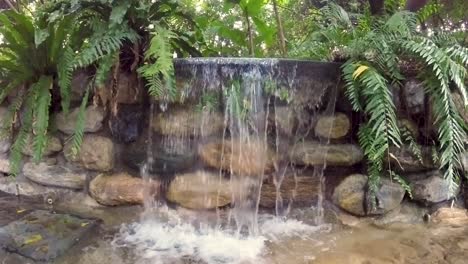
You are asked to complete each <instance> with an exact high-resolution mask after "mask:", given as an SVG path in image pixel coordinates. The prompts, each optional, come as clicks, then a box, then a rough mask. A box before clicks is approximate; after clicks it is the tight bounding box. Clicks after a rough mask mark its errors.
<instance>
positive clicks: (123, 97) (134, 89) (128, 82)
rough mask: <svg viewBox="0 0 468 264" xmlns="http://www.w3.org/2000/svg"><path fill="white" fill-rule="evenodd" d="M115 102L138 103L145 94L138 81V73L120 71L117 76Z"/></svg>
mask: <svg viewBox="0 0 468 264" xmlns="http://www.w3.org/2000/svg"><path fill="white" fill-rule="evenodd" d="M116 91H117V93H116V95H115V102H116V103H119V104H135V103H140V102H141V101H142V100H143V96H144V95H145V93H144V90H143V86H142V85H140V82H139V81H138V75H137V74H136V72H135V73H133V74H132V73H127V72H123V71H121V72H120V73H119V77H118V83H117V89H116Z"/></svg>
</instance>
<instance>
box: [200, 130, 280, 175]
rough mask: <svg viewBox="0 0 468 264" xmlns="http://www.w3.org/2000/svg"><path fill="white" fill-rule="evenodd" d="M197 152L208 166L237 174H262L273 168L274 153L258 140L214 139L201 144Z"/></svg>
mask: <svg viewBox="0 0 468 264" xmlns="http://www.w3.org/2000/svg"><path fill="white" fill-rule="evenodd" d="M199 154H200V157H201V159H202V160H203V161H204V162H205V163H206V164H207V165H208V166H210V167H214V168H218V169H223V170H226V171H230V172H232V173H234V174H237V175H243V176H262V175H263V174H265V173H269V172H271V171H273V170H274V154H273V153H272V152H271V151H270V150H269V149H268V147H267V146H265V143H264V142H261V141H258V140H250V141H249V142H243V141H241V140H240V139H231V140H224V141H215V142H211V143H208V144H205V145H203V146H201V147H200V150H199Z"/></svg>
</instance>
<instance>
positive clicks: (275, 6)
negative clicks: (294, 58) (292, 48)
mask: <svg viewBox="0 0 468 264" xmlns="http://www.w3.org/2000/svg"><path fill="white" fill-rule="evenodd" d="M273 10H274V12H275V17H276V24H277V25H278V35H279V41H280V46H281V55H283V56H284V57H286V53H287V51H286V40H285V38H284V30H283V23H282V21H281V17H280V14H279V12H278V3H277V2H276V0H273Z"/></svg>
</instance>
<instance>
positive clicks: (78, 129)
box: [71, 82, 93, 157]
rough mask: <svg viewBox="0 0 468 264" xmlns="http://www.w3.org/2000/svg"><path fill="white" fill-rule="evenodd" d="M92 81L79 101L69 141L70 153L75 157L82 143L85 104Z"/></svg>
mask: <svg viewBox="0 0 468 264" xmlns="http://www.w3.org/2000/svg"><path fill="white" fill-rule="evenodd" d="M92 83H93V82H90V83H89V84H88V87H86V92H85V94H84V97H83V100H82V101H81V105H80V109H79V112H78V116H77V118H76V126H75V132H74V133H73V137H72V143H71V144H72V145H71V152H72V153H71V154H72V156H73V157H76V156H77V155H78V153H80V150H81V145H82V144H83V137H84V130H85V122H86V105H87V104H88V97H89V91H90V90H91V88H92Z"/></svg>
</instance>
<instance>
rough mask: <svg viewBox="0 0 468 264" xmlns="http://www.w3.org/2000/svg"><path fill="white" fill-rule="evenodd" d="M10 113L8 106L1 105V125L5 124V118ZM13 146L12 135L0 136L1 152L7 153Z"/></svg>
mask: <svg viewBox="0 0 468 264" xmlns="http://www.w3.org/2000/svg"><path fill="white" fill-rule="evenodd" d="M7 113H8V108H6V107H0V126H2V124H3V122H4V121H3V120H4V119H5V116H6V115H7ZM10 147H11V137H10V135H4V136H2V137H0V154H3V153H6V152H8V151H9V150H10Z"/></svg>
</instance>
